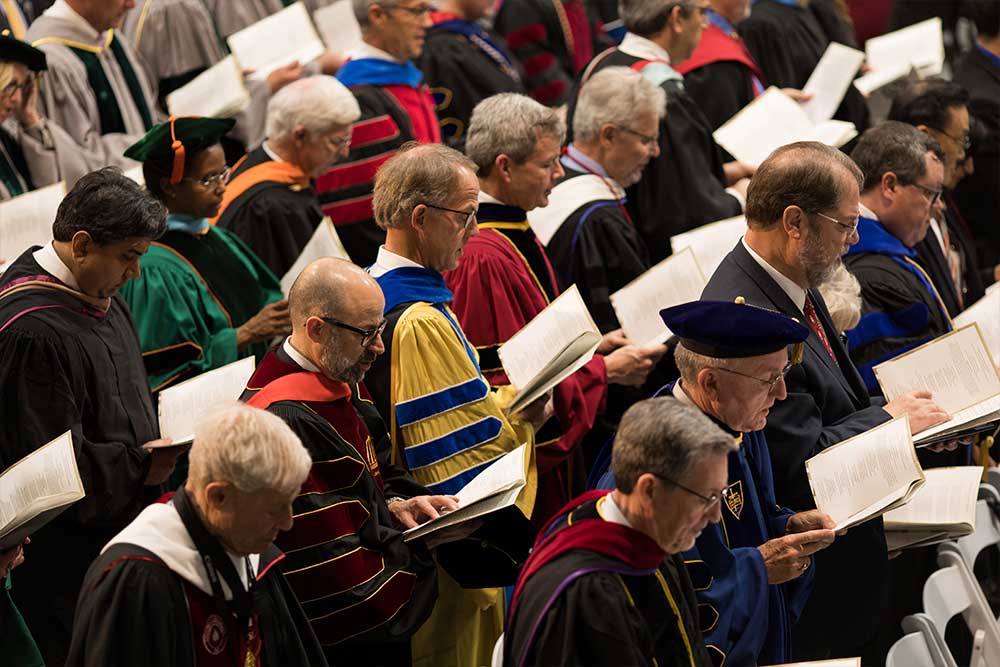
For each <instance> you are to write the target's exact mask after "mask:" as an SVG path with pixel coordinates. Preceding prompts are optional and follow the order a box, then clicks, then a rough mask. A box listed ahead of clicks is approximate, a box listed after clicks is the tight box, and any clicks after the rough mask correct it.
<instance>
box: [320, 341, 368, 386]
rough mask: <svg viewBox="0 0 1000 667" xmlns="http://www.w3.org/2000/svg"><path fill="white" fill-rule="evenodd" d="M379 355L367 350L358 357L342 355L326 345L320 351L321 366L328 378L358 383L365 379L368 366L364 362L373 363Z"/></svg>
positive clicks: (346, 382) (347, 382)
mask: <svg viewBox="0 0 1000 667" xmlns="http://www.w3.org/2000/svg"><path fill="white" fill-rule="evenodd" d="M377 357H378V355H377V354H374V353H371V352H369V351H367V350H365V352H364V353H363V354H362V355H361V357H360V358H358V359H349V358H347V357H342V356H340V355H338V354H337V353H336V351H335V350H334V349H332V348H330V347H324V348H323V351H322V352H321V353H320V367H321V368H322V369H323V374H324V375H326V376H327V377H328V378H331V379H334V380H337V381H339V382H343V383H345V384H358V383H359V382H361V380H363V379H364V377H365V373H366V372H367V369H366V368H363V367H362V365H363V364H371V363H372V362H374V361H375V359H376V358H377Z"/></svg>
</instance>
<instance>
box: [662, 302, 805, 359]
mask: <svg viewBox="0 0 1000 667" xmlns="http://www.w3.org/2000/svg"><path fill="white" fill-rule="evenodd" d="M660 317H662V318H663V322H664V323H665V324H666V325H667V327H668V328H669V329H670V331H671V332H672V333H673V334H674V335H675V336H677V337H678V338H679V339H680V344H681V345H683V346H684V347H685V348H686V349H688V350H691V351H692V352H695V353H697V354H701V355H704V356H706V357H712V358H713V359H739V358H743V357H756V356H760V355H763V354H771V353H772V352H777V351H778V350H780V349H782V348H783V347H787V346H788V345H793V344H797V343H802V341H804V340H805V339H806V338H808V337H809V328H808V327H806V326H805V325H803V324H801V323H800V322H798V321H797V320H794V319H792V318H791V317H788V316H787V315H783V314H781V313H776V312H774V311H772V310H767V309H766V308H758V307H757V306H751V305H749V304H746V303H744V302H743V300H742V299H737V301H736V302H732V301H691V302H689V303H682V304H680V305H679V306H673V307H671V308H665V309H663V310H661V311H660ZM793 356H799V355H798V354H794V353H793Z"/></svg>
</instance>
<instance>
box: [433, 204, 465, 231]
mask: <svg viewBox="0 0 1000 667" xmlns="http://www.w3.org/2000/svg"><path fill="white" fill-rule="evenodd" d="M424 206H426V207H427V208H433V209H436V210H438V211H447V212H448V213H458V214H459V215H464V216H465V228H466V229H468V228H469V227H472V225H474V224H475V223H476V214H477V213H479V209H478V208H474V209H472V210H471V211H459V210H458V209H454V208H445V207H444V206H436V205H434V204H424Z"/></svg>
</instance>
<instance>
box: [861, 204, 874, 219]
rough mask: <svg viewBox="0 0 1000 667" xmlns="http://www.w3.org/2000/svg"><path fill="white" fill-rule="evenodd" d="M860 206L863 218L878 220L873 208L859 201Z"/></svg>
mask: <svg viewBox="0 0 1000 667" xmlns="http://www.w3.org/2000/svg"><path fill="white" fill-rule="evenodd" d="M858 208H859V210H860V211H861V217H862V218H868V219H869V220H878V216H877V215H876V214H875V211H873V210H871V209H870V208H868V207H867V206H865V205H864V204H860V203H859V204H858Z"/></svg>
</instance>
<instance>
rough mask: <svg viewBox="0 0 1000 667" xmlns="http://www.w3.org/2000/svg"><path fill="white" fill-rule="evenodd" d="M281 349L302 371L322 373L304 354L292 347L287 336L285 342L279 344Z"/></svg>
mask: <svg viewBox="0 0 1000 667" xmlns="http://www.w3.org/2000/svg"><path fill="white" fill-rule="evenodd" d="M281 349H282V350H284V351H285V354H287V355H288V356H289V357H291V359H292V361H294V362H295V363H296V364H298V365H299V367H300V368H302V370H305V371H309V372H310V373H322V372H323V371H321V370H320V368H319V366H317V365H316V364H314V363H313V362H311V361H309V359H307V358H306V356H305V355H304V354H302V353H301V352H299V351H298V350H296V349H295V348H294V347H293V346H292V337H291V336H289V337H288V338H286V339H285V342H284V343H282V344H281Z"/></svg>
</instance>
